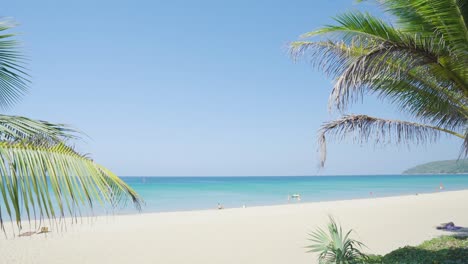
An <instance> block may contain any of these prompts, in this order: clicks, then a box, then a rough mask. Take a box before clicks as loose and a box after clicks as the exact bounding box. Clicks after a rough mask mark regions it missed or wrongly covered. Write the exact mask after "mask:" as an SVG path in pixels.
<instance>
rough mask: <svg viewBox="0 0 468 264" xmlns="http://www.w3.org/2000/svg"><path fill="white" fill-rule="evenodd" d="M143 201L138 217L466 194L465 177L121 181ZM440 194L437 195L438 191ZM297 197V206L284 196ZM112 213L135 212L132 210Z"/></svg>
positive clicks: (286, 177)
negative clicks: (443, 192) (366, 199)
mask: <svg viewBox="0 0 468 264" xmlns="http://www.w3.org/2000/svg"><path fill="white" fill-rule="evenodd" d="M122 179H123V180H124V181H125V182H127V183H128V184H129V185H130V186H131V187H133V188H134V189H135V190H136V191H137V192H138V193H139V194H140V195H141V196H142V198H143V199H144V201H145V205H144V207H143V210H142V212H143V213H148V212H168V211H184V210H201V209H214V208H217V206H218V203H219V204H221V205H223V206H224V208H238V207H243V206H246V207H251V206H264V205H280V204H288V203H298V202H318V201H334V200H345V199H359V198H370V197H387V196H397V195H414V194H416V193H431V192H440V191H453V190H463V189H468V175H449V174H444V175H381V176H380V175H379V176H377V175H368V176H367V175H366V176H274V177H270V176H262V177H122ZM441 185H442V186H443V190H440V186H441ZM293 194H299V195H300V197H301V201H297V199H289V201H288V196H291V195H293ZM116 213H122V214H127V213H137V211H136V210H135V209H133V208H131V207H127V208H126V209H123V210H120V211H118V212H116Z"/></svg>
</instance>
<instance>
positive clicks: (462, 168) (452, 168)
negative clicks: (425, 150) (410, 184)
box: [403, 159, 468, 174]
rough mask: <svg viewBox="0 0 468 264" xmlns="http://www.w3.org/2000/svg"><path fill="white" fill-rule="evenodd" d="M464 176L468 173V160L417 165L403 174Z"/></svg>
mask: <svg viewBox="0 0 468 264" xmlns="http://www.w3.org/2000/svg"><path fill="white" fill-rule="evenodd" d="M446 173H450V174H457V173H460V174H464V173H468V159H460V160H442V161H434V162H429V163H425V164H421V165H418V166H416V167H413V168H411V169H408V170H405V171H404V172H403V174H446Z"/></svg>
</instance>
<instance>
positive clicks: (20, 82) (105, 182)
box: [0, 20, 141, 231]
mask: <svg viewBox="0 0 468 264" xmlns="http://www.w3.org/2000/svg"><path fill="white" fill-rule="evenodd" d="M12 27H14V24H13V23H11V22H10V21H6V20H2V21H0V107H1V108H2V109H3V110H4V109H6V108H9V107H11V106H12V105H13V104H14V103H15V102H17V101H18V99H20V98H21V96H22V95H23V94H24V93H25V92H26V91H27V88H28V85H29V79H28V74H27V72H26V69H25V60H24V57H23V56H22V54H21V52H20V50H19V44H18V42H17V41H16V40H15V38H14V37H15V34H13V33H8V32H9V31H8V30H10V29H11V28H12ZM77 136H78V134H77V133H76V131H75V130H73V129H71V128H70V127H68V126H65V125H62V124H52V123H49V122H46V121H38V120H32V119H29V118H26V117H20V116H9V115H1V114H0V195H1V196H0V227H1V229H2V230H3V231H5V226H4V224H5V221H7V220H10V221H11V222H12V223H16V225H15V226H16V227H17V228H18V229H19V230H21V228H22V222H23V221H25V220H27V221H29V222H31V220H39V219H40V220H42V219H50V220H51V221H54V220H55V222H56V221H57V220H60V219H62V218H63V217H65V216H71V217H74V218H75V219H76V217H79V216H80V215H81V213H82V212H83V210H87V209H92V208H93V207H94V206H95V204H101V205H104V206H111V207H115V206H118V205H125V203H126V201H131V202H133V203H134V204H135V206H137V208H140V204H141V199H140V197H139V196H138V194H137V193H136V192H135V191H134V190H132V189H131V188H130V187H129V186H128V185H127V184H125V183H124V182H123V181H122V180H121V179H120V178H119V177H117V176H116V175H115V174H113V173H112V172H111V171H109V170H108V169H106V168H105V167H103V166H101V165H99V164H97V163H95V162H94V161H93V160H91V159H90V158H88V157H86V156H84V155H81V154H79V153H77V152H76V151H75V150H74V149H73V148H72V147H70V146H68V145H67V142H69V140H70V139H75V138H77Z"/></svg>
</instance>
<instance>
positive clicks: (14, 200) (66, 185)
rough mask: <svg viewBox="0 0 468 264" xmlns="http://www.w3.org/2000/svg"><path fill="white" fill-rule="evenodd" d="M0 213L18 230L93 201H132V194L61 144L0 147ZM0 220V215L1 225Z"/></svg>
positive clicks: (73, 214)
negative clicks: (30, 223)
mask: <svg viewBox="0 0 468 264" xmlns="http://www.w3.org/2000/svg"><path fill="white" fill-rule="evenodd" d="M0 175H2V177H0V194H1V195H2V199H0V201H1V202H2V203H3V204H0V209H4V210H5V212H6V214H7V216H8V217H9V219H10V220H12V221H15V222H16V223H17V225H18V227H19V228H20V229H21V227H22V223H21V220H23V219H25V218H24V217H23V215H24V216H25V217H26V219H28V220H29V221H30V220H31V219H34V220H36V219H44V218H48V219H55V218H57V217H59V218H62V217H65V216H71V217H77V216H80V213H81V210H82V209H83V208H93V207H94V206H95V203H98V204H100V205H101V206H106V205H111V206H112V207H115V206H118V205H124V204H125V203H126V202H127V201H130V202H133V203H134V204H135V206H137V208H139V207H140V205H141V199H140V197H139V196H138V194H137V193H136V192H135V191H133V190H132V189H131V188H130V187H128V186H127V185H126V184H125V183H124V182H123V181H122V180H121V179H120V178H119V177H117V176H116V175H114V174H113V173H112V172H110V171H109V170H107V169H106V168H104V167H102V166H101V165H99V164H96V163H95V162H94V161H92V160H91V159H89V158H87V157H84V156H82V155H79V154H78V153H76V152H75V151H74V150H73V149H71V148H70V147H67V146H66V145H63V144H61V143H59V144H57V145H55V146H51V147H49V146H42V147H38V146H33V145H27V144H24V143H7V142H2V143H0ZM4 221H5V218H4V217H3V216H0V223H1V227H2V228H4V226H3V222H4Z"/></svg>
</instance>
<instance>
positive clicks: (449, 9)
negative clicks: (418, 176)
mask: <svg viewBox="0 0 468 264" xmlns="http://www.w3.org/2000/svg"><path fill="white" fill-rule="evenodd" d="M379 2H380V3H381V4H382V7H383V8H384V10H385V11H387V12H390V13H391V14H392V15H394V16H395V17H396V22H397V25H398V27H394V26H393V25H392V24H390V23H388V22H386V21H384V20H382V19H379V18H376V17H374V16H372V15H370V14H368V13H362V12H351V13H345V14H343V15H339V16H337V17H336V18H335V20H336V22H337V25H329V26H325V27H323V28H321V29H319V30H315V31H312V32H309V33H306V34H304V35H302V36H301V37H302V38H312V37H315V36H326V37H328V38H329V39H328V40H325V41H324V40H320V41H313V40H300V41H296V42H293V43H292V44H291V48H290V50H291V55H292V57H293V58H294V59H295V60H296V59H298V58H301V57H305V58H307V60H308V61H309V60H310V61H311V62H312V64H313V65H314V66H316V67H317V68H319V69H321V70H323V71H324V72H325V73H327V74H328V75H329V76H331V77H332V78H334V80H335V85H334V86H333V89H332V92H331V95H330V100H329V106H330V109H337V110H339V111H340V112H342V113H345V115H344V116H343V117H342V118H341V119H339V120H337V121H332V122H329V123H327V124H325V125H324V126H323V127H322V129H321V131H320V132H319V143H320V144H321V146H322V147H321V149H322V162H321V164H322V165H323V164H324V163H323V161H324V158H325V157H324V155H325V153H326V152H325V147H324V146H325V145H326V144H325V138H326V137H325V136H326V134H329V135H333V137H332V138H337V139H342V138H343V137H346V136H350V135H354V136H352V137H353V138H354V139H359V140H358V142H362V141H364V139H365V141H368V140H370V139H369V138H374V139H375V141H376V142H379V143H388V142H387V141H385V140H383V138H384V137H383V136H385V137H388V135H392V136H394V137H395V138H399V140H396V142H401V141H404V142H405V144H407V143H410V142H413V141H416V143H418V142H421V141H424V142H426V141H427V139H428V138H434V137H433V136H434V133H435V134H438V133H440V132H445V133H448V134H451V135H455V136H457V137H460V138H461V139H463V143H462V147H461V155H462V156H466V155H468V143H467V140H466V135H467V134H468V133H467V132H466V131H468V30H467V19H468V7H467V6H468V3H466V1H456V0H414V1H408V0H379ZM369 94H374V95H377V97H378V98H380V99H382V100H386V101H388V102H390V103H392V104H394V105H396V106H397V107H398V108H399V109H400V110H401V111H402V112H404V113H405V114H407V115H408V114H409V115H410V116H411V117H412V118H414V119H415V120H417V121H418V123H413V122H406V121H397V120H384V119H379V118H371V117H369V116H365V115H359V116H353V115H351V116H350V115H346V111H347V109H348V106H349V105H350V104H352V103H355V102H361V101H362V100H363V98H364V97H365V96H366V95H369ZM384 132H386V133H384ZM358 134H360V135H359V136H356V135H358ZM402 139H404V140H402Z"/></svg>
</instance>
